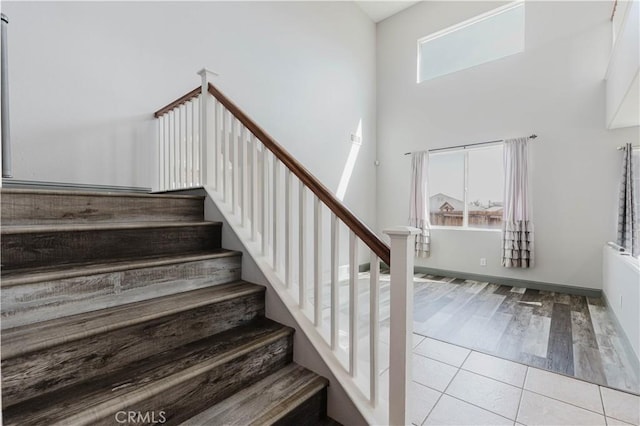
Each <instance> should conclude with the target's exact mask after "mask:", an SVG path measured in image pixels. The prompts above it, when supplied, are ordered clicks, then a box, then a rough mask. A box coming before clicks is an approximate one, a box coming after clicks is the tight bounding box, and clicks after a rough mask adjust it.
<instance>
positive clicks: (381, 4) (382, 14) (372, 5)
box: [356, 1, 418, 22]
mask: <svg viewBox="0 0 640 426" xmlns="http://www.w3.org/2000/svg"><path fill="white" fill-rule="evenodd" d="M416 3H418V2H417V1H356V4H357V5H358V6H360V9H362V10H363V11H364V12H365V13H366V14H367V15H369V17H370V18H371V19H373V22H380V21H382V20H383V19H386V18H388V17H389V16H391V15H395V14H396V13H398V12H400V11H401V10H404V9H406V8H408V7H410V6H413V5H414V4H416Z"/></svg>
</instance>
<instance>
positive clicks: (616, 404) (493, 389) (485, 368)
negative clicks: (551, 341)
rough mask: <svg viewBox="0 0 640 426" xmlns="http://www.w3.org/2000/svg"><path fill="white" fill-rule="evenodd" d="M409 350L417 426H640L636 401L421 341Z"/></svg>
mask: <svg viewBox="0 0 640 426" xmlns="http://www.w3.org/2000/svg"><path fill="white" fill-rule="evenodd" d="M414 346H415V347H414V360H413V387H412V393H411V395H410V404H411V412H410V420H411V422H412V424H414V425H419V426H422V425H511V426H514V425H527V426H533V425H603V426H606V425H609V426H611V425H638V424H640V397H638V396H636V395H632V394H630V393H625V392H621V391H617V390H614V389H610V388H607V387H603V386H598V385H595V384H591V383H588V382H585V381H582V380H578V379H575V378H572V377H568V376H563V375H561V374H556V373H553V372H549V371H545V370H540V369H537V368H534V367H529V366H527V365H524V364H520V363H516V362H513V361H507V360H505V359H501V358H497V357H494V356H491V355H486V354H483V353H480V352H476V351H473V350H469V349H466V348H462V347H460V346H456V345H452V344H449V343H445V342H442V341H439V340H435V339H431V338H428V337H427V338H425V337H422V336H419V335H415V336H414ZM381 378H382V383H381V385H382V387H381V389H385V385H384V383H385V382H386V381H387V380H388V370H384V372H383V373H382V376H381ZM382 398H383V399H385V398H388V396H387V394H386V393H385V392H384V391H383V393H382Z"/></svg>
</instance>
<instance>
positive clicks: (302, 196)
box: [298, 181, 307, 309]
mask: <svg viewBox="0 0 640 426" xmlns="http://www.w3.org/2000/svg"><path fill="white" fill-rule="evenodd" d="M299 185H300V186H299V191H300V192H299V197H298V202H299V209H298V212H299V215H300V216H299V220H298V251H299V261H298V268H299V271H298V303H299V305H300V309H304V305H305V302H306V300H305V299H306V288H305V268H306V257H305V232H306V223H307V217H306V216H307V205H306V191H305V187H304V183H302V181H300V182H299Z"/></svg>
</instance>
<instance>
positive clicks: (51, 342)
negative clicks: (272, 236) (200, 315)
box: [0, 280, 265, 360]
mask: <svg viewBox="0 0 640 426" xmlns="http://www.w3.org/2000/svg"><path fill="white" fill-rule="evenodd" d="M239 284H244V285H245V288H243V289H239V290H236V291H235V292H233V293H231V294H226V295H222V296H220V297H217V298H215V299H197V300H195V301H193V302H191V303H182V304H179V305H177V306H175V307H173V309H169V310H163V311H157V310H153V311H151V312H150V313H148V314H146V315H139V312H138V311H136V309H135V308H136V307H139V306H141V305H153V304H158V303H160V302H159V301H161V300H164V299H168V298H174V299H175V298H176V297H179V296H184V295H188V294H194V293H198V292H200V293H206V292H207V291H212V290H220V289H221V287H224V286H228V287H231V286H234V285H239ZM263 291H265V288H264V287H262V286H259V285H256V284H251V283H247V282H246V281H242V280H240V281H234V282H231V283H227V284H219V285H216V286H212V287H206V288H203V289H197V290H191V291H188V292H183V293H178V294H171V295H167V296H162V297H158V298H155V299H149V300H143V301H139V302H134V303H129V304H123V305H118V306H116V307H112V308H107V309H103V310H100V311H91V312H85V313H81V314H76V315H72V316H69V317H62V318H56V319H52V320H48V321H43V322H42V323H37V324H38V325H40V326H42V325H43V324H45V325H46V324H47V323H50V324H54V325H53V326H52V327H56V328H60V327H63V326H65V325H67V326H70V325H71V324H73V323H74V322H77V319H78V318H79V317H82V316H89V317H90V316H96V318H94V320H96V321H97V320H98V319H99V318H101V317H102V316H104V311H109V310H111V311H116V310H124V312H127V311H133V312H135V313H136V316H132V318H127V319H125V320H121V321H114V322H111V323H109V324H104V325H97V326H95V327H92V328H88V329H83V330H79V331H75V332H74V333H70V334H65V335H61V336H55V335H54V336H52V337H50V338H44V339H39V340H35V339H34V340H35V341H34V342H31V343H30V344H29V342H28V341H27V342H25V341H24V339H23V340H21V341H20V344H19V345H18V344H13V345H11V344H10V343H9V344H8V345H7V343H4V344H3V348H2V351H1V353H0V358H1V359H2V360H6V359H10V358H15V357H18V356H23V355H25V354H29V353H33V352H36V351H40V350H43V349H46V348H50V347H54V346H58V345H61V344H63V343H68V342H72V341H75V340H80V339H84V338H88V337H91V336H95V335H98V334H102V333H106V332H110V331H113V330H117V329H120V328H124V327H129V326H131V325H136V324H140V323H143V322H147V321H152V320H154V319H157V318H162V317H165V316H168V315H173V314H177V313H180V312H184V311H187V310H190V309H196V308H199V307H202V306H207V305H211V304H214V303H220V302H224V301H226V300H230V299H234V298H237V297H243V296H247V295H250V294H254V293H259V292H263ZM98 315H100V317H98ZM90 319H91V318H90ZM65 322H66V324H65ZM55 323H60V324H55ZM33 325H34V324H27V325H23V326H18V327H15V328H9V329H6V330H3V331H2V334H3V340H4V341H5V342H6V340H7V335H9V336H11V334H16V333H21V332H24V333H28V332H29V331H30V328H32V327H33ZM16 330H17V331H16ZM23 330H25V331H23ZM24 337H27V336H24Z"/></svg>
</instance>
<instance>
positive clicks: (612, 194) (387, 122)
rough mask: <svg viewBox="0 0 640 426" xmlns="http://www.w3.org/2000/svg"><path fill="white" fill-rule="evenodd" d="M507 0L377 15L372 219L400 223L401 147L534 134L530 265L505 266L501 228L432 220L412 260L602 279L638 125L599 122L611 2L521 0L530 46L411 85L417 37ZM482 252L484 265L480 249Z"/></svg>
mask: <svg viewBox="0 0 640 426" xmlns="http://www.w3.org/2000/svg"><path fill="white" fill-rule="evenodd" d="M502 4H504V2H423V3H420V4H417V5H416V6H413V7H411V8H409V9H407V10H405V11H403V12H401V13H400V14H398V15H395V16H393V17H391V18H389V19H386V20H384V21H382V22H381V23H380V24H379V25H378V34H377V35H378V39H377V44H378V51H377V53H378V57H377V63H378V68H377V71H378V85H377V87H378V92H377V99H378V103H377V105H378V158H379V160H380V161H381V165H380V167H379V172H378V182H379V187H378V189H379V192H378V227H379V229H384V228H385V227H387V226H391V225H396V224H399V223H406V220H407V217H408V204H409V191H408V186H409V181H410V161H411V160H410V157H408V156H404V155H403V153H404V152H407V151H415V150H423V149H429V148H435V147H443V146H453V145H460V144H465V143H473V142H481V141H488V140H494V139H502V138H508V137H515V136H525V135H529V134H531V133H537V134H538V135H539V137H538V139H536V140H535V141H534V142H533V143H532V146H531V150H530V156H531V160H532V167H533V171H532V190H533V204H534V209H533V217H534V222H535V226H536V235H535V238H536V258H537V265H536V267H535V268H533V269H531V270H510V269H509V270H507V269H505V268H502V267H501V266H500V233H499V232H491V231H460V230H434V231H433V243H432V248H433V255H432V257H431V258H430V259H427V260H422V259H419V260H418V261H417V264H418V265H421V266H427V267H432V268H438V269H445V270H451V271H462V272H468V273H477V274H484V275H492V276H503V277H510V278H520V279H525V280H532V281H542V282H549V283H556V284H563V285H571V286H578V287H588V288H601V277H602V262H601V248H602V244H603V243H604V242H606V241H608V240H611V239H612V238H614V236H615V211H616V200H617V189H618V168H619V164H620V156H621V154H620V152H619V151H617V150H616V149H615V147H616V146H618V145H621V144H623V143H624V142H634V143H637V141H638V137H639V132H638V127H634V128H629V129H621V130H613V131H608V130H606V129H605V92H604V86H605V85H604V80H603V78H604V74H605V71H606V67H607V61H608V55H609V50H610V45H611V23H610V21H609V17H610V15H611V3H610V2H555V1H554V2H527V4H526V8H527V9H526V49H525V52H523V53H520V54H517V55H514V56H511V57H508V58H504V59H501V60H498V61H495V62H491V63H487V64H483V65H480V66H477V67H474V68H472V69H468V70H464V71H460V72H457V73H454V74H450V75H447V76H443V77H440V78H436V79H434V80H430V81H426V82H423V83H421V84H416V41H417V39H418V38H420V37H423V36H425V35H428V34H431V33H433V32H435V31H438V30H441V29H443V28H446V27H448V26H450V25H453V24H456V23H458V22H461V21H463V20H466V19H469V18H471V17H473V16H476V15H478V14H481V13H483V12H486V11H488V10H491V9H493V8H495V7H498V6H500V5H502ZM481 257H485V258H487V266H486V267H481V266H480V265H479V263H480V262H479V260H480V258H481Z"/></svg>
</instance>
